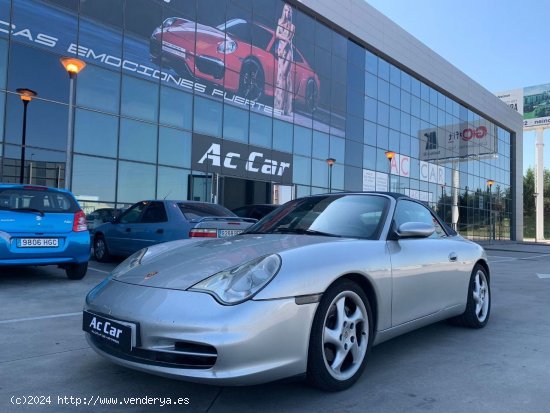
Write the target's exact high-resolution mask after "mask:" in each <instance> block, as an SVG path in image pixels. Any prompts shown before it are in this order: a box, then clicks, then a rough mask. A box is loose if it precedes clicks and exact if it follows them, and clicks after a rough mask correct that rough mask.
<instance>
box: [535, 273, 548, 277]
mask: <svg viewBox="0 0 550 413" xmlns="http://www.w3.org/2000/svg"><path fill="white" fill-rule="evenodd" d="M537 277H539V278H550V274H539V273H537Z"/></svg>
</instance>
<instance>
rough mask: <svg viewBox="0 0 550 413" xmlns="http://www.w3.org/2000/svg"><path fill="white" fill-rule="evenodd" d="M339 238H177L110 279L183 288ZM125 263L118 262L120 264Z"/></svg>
mask: <svg viewBox="0 0 550 413" xmlns="http://www.w3.org/2000/svg"><path fill="white" fill-rule="evenodd" d="M338 240H339V239H335V238H329V237H320V236H311V235H291V234H257V235H256V234H249V235H239V236H236V237H232V238H226V239H212V240H200V239H190V240H179V241H172V242H166V243H163V244H158V245H155V246H152V247H149V248H148V249H147V252H146V253H145V255H144V256H143V258H142V259H141V264H139V265H137V266H135V267H134V268H132V269H131V270H129V271H127V272H125V273H122V274H117V270H115V271H114V273H113V279H114V280H117V281H120V282H124V283H128V284H135V285H143V286H148V287H156V288H168V289H176V290H186V289H188V288H189V287H192V286H193V285H195V284H196V283H198V282H199V281H202V280H204V279H205V278H207V277H209V276H211V275H214V274H216V273H218V272H220V271H223V270H227V269H230V268H233V267H236V266H238V265H241V264H243V263H245V262H248V261H250V260H252V259H254V258H257V257H261V256H264V255H269V254H275V253H280V252H283V251H285V250H289V249H296V248H301V247H306V246H309V245H313V244H318V243H325V242H338ZM124 265H125V263H123V264H121V267H122V266H124Z"/></svg>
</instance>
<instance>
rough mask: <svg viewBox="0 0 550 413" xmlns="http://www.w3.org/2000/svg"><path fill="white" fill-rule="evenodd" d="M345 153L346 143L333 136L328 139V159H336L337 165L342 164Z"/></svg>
mask: <svg viewBox="0 0 550 413" xmlns="http://www.w3.org/2000/svg"><path fill="white" fill-rule="evenodd" d="M345 153H346V141H345V140H344V139H341V138H337V137H335V136H331V137H330V157H331V158H334V159H336V162H337V163H339V164H343V163H344V155H345Z"/></svg>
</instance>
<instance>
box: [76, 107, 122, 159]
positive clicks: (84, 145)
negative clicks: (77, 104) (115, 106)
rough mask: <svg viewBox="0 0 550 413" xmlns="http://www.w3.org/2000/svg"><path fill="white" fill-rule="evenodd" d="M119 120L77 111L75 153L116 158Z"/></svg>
mask: <svg viewBox="0 0 550 413" xmlns="http://www.w3.org/2000/svg"><path fill="white" fill-rule="evenodd" d="M117 137H118V118H116V117H114V116H110V115H105V114H101V113H98V112H91V111H88V110H83V109H77V110H76V114H75V132H74V151H75V152H82V153H89V154H92V155H100V156H109V157H113V158H115V157H116V155H117V153H116V151H117Z"/></svg>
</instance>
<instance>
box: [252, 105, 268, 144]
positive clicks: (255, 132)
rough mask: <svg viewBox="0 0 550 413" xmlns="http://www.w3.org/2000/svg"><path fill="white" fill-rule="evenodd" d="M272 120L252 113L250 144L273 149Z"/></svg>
mask: <svg viewBox="0 0 550 413" xmlns="http://www.w3.org/2000/svg"><path fill="white" fill-rule="evenodd" d="M272 130H273V129H272V119H271V118H269V117H267V116H262V115H257V114H255V113H252V112H251V113H250V144H251V145H256V146H263V147H265V148H270V147H271V131H272Z"/></svg>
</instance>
